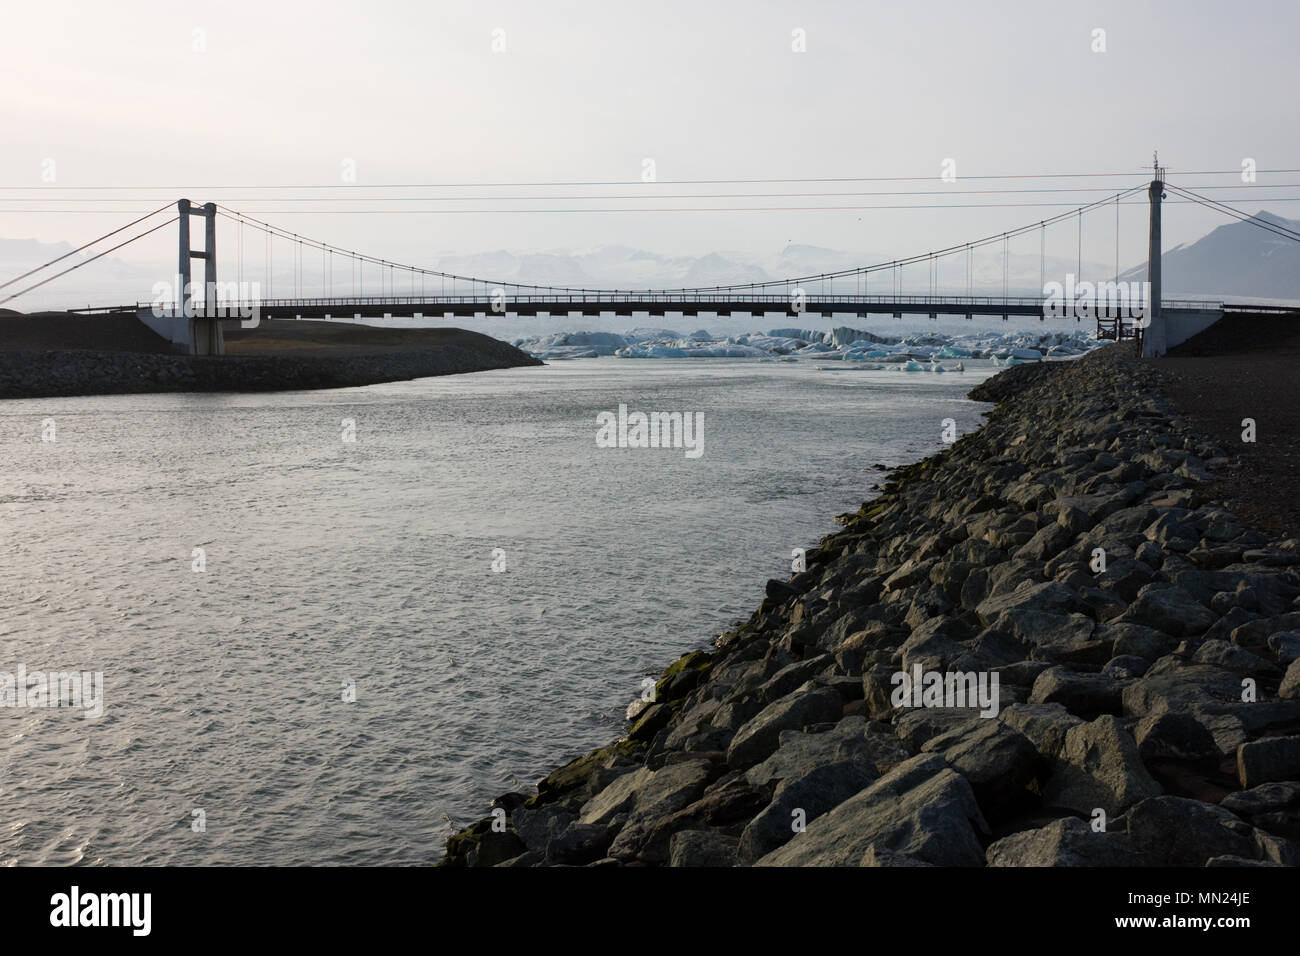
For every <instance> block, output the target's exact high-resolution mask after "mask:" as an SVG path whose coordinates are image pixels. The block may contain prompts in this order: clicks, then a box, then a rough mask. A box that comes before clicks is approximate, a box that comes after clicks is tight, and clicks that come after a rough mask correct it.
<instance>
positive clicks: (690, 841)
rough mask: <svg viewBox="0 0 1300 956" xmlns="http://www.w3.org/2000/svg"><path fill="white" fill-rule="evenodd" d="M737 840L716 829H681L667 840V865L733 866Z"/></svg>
mask: <svg viewBox="0 0 1300 956" xmlns="http://www.w3.org/2000/svg"><path fill="white" fill-rule="evenodd" d="M738 842H739V841H738V840H737V839H736V838H735V837H733V836H727V835H726V834H724V833H719V832H718V831H717V830H682V831H680V832H678V833H674V834H673V835H672V838H671V839H670V840H669V842H668V865H669V866H715V867H716V866H735V865H736V846H737V844H738Z"/></svg>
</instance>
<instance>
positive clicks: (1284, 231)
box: [1166, 184, 1300, 242]
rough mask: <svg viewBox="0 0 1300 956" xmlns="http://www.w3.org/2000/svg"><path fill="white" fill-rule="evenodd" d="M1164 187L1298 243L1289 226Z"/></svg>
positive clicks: (1299, 233)
mask: <svg viewBox="0 0 1300 956" xmlns="http://www.w3.org/2000/svg"><path fill="white" fill-rule="evenodd" d="M1166 186H1167V188H1169V189H1172V190H1173V191H1174V192H1176V193H1179V194H1180V195H1183V196H1187V197H1189V198H1190V199H1191V200H1192V201H1193V202H1196V203H1199V204H1200V205H1202V206H1205V207H1206V208H1208V209H1213V210H1214V211H1216V212H1222V213H1225V214H1227V215H1229V216H1233V217H1235V218H1237V219H1240V220H1241V221H1242V222H1248V223H1250V224H1251V225H1254V226H1258V227H1259V228H1260V229H1266V230H1267V231H1269V232H1271V233H1273V234H1274V235H1278V236H1282V237H1283V238H1285V239H1291V240H1294V241H1296V242H1300V231H1297V230H1295V229H1292V228H1290V227H1289V226H1283V225H1279V224H1278V223H1274V222H1268V221H1267V220H1264V219H1260V218H1259V217H1258V216H1252V215H1250V214H1249V213H1247V212H1243V211H1242V210H1240V209H1236V208H1234V207H1232V206H1228V205H1226V204H1224V203H1221V202H1218V201H1217V200H1214V199H1209V198H1207V197H1205V196H1198V195H1197V194H1196V193H1194V192H1191V191H1189V190H1186V189H1182V188H1180V187H1178V186H1171V185H1168V184H1166Z"/></svg>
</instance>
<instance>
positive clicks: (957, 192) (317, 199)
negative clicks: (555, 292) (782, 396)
mask: <svg viewBox="0 0 1300 956" xmlns="http://www.w3.org/2000/svg"><path fill="white" fill-rule="evenodd" d="M1268 185H1269V188H1271V189H1297V188H1300V183H1269V184H1268ZM1192 188H1196V189H1237V188H1240V184H1237V183H1233V184H1232V185H1219V186H1216V185H1209V184H1207V185H1200V186H1196V187H1192ZM1111 192H1113V188H1111V187H1106V186H1058V187H1052V188H1038V187H1036V188H1032V189H920V190H897V189H885V190H871V191H865V192H864V191H854V192H764V193H669V194H666V195H664V194H660V195H657V196H637V195H635V194H630V193H617V194H598V195H591V196H383V197H379V198H381V199H382V201H383V202H553V201H565V200H575V199H577V200H580V201H582V202H594V201H597V200H601V201H605V200H611V199H635V200H644V201H646V202H650V201H658V200H661V199H789V198H809V197H844V196H979V195H997V194H1029V193H1035V194H1036V193H1048V194H1052V195H1056V194H1063V193H1111ZM375 198H376V197H374V196H277V197H275V199H273V200H269V199H259V198H257V197H255V196H239V197H227V198H226V199H224V200H223V201H224V202H227V203H231V202H295V203H297V202H314V203H335V202H371V201H373V200H374V199H375ZM139 201H140V199H139V198H138V197H136V198H130V199H100V198H98V197H91V196H78V197H72V198H67V199H61V198H54V199H46V198H43V197H38V196H10V197H5V198H2V199H0V202H27V203H77V202H94V203H131V202H139Z"/></svg>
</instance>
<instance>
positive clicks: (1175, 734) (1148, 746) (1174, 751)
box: [1133, 711, 1219, 765]
mask: <svg viewBox="0 0 1300 956" xmlns="http://www.w3.org/2000/svg"><path fill="white" fill-rule="evenodd" d="M1133 738H1134V740H1136V741H1137V746H1138V755H1139V756H1141V758H1142V760H1143V761H1144V762H1145V763H1147V764H1150V763H1151V762H1152V761H1155V760H1174V761H1178V762H1181V763H1192V764H1209V765H1214V764H1216V763H1217V762H1218V759H1219V748H1218V746H1217V745H1216V744H1215V742H1214V736H1213V735H1212V734H1211V733H1210V732H1209V731H1208V730H1206V729H1205V726H1204V725H1203V724H1201V723H1200V721H1198V720H1196V718H1194V717H1192V716H1191V715H1190V714H1175V713H1170V712H1168V711H1163V712H1161V713H1158V714H1148V715H1147V716H1146V717H1143V718H1142V720H1141V721H1139V722H1138V725H1137V727H1136V728H1135V729H1134V731H1133Z"/></svg>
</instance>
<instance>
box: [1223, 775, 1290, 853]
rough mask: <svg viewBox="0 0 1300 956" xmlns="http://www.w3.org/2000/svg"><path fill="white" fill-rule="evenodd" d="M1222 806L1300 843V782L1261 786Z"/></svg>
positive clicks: (1230, 796) (1230, 798)
mask: <svg viewBox="0 0 1300 956" xmlns="http://www.w3.org/2000/svg"><path fill="white" fill-rule="evenodd" d="M1219 805H1220V806H1221V807H1223V809H1225V810H1231V811H1232V812H1233V813H1235V814H1237V816H1239V817H1242V818H1243V819H1245V820H1249V821H1250V822H1251V823H1253V824H1254V825H1255V826H1256V827H1258V828H1259V829H1261V830H1266V831H1268V832H1269V833H1273V834H1277V835H1278V836H1280V837H1285V838H1286V839H1288V840H1300V781H1295V780H1286V781H1279V782H1275V783H1264V784H1260V785H1259V786H1258V787H1255V788H1253V789H1251V790H1240V791H1238V792H1236V793H1230V794H1228V795H1227V796H1226V797H1224V798H1223V800H1222V801H1221V802H1220V804H1219Z"/></svg>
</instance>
